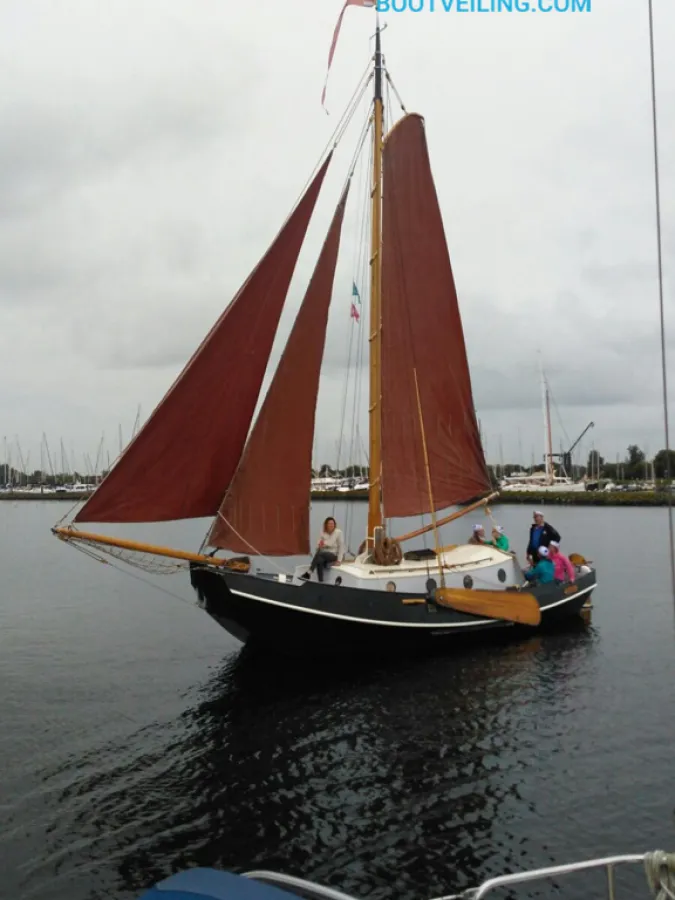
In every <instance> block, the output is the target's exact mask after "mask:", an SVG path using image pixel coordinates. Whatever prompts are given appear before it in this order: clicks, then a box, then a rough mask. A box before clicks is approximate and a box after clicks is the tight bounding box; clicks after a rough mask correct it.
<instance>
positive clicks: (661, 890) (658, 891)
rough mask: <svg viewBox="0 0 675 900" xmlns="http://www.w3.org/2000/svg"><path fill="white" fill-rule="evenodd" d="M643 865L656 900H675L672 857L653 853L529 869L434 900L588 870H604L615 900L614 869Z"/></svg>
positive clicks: (473, 898) (478, 895) (475, 895)
mask: <svg viewBox="0 0 675 900" xmlns="http://www.w3.org/2000/svg"><path fill="white" fill-rule="evenodd" d="M636 863H642V865H643V866H644V868H645V871H646V874H647V882H648V885H649V888H650V890H651V892H652V894H653V895H654V897H656V898H658V900H675V854H674V853H664V852H663V851H662V850H655V851H653V852H650V853H639V854H625V855H622V856H605V857H601V858H599V859H588V860H582V861H581V862H573V863H568V864H566V865H561V866H548V867H547V868H544V869H530V870H529V871H524V872H514V873H513V874H510V875H498V876H496V877H495V878H488V879H487V881H484V882H483V883H482V884H481V885H479V886H478V887H475V888H467V889H466V890H465V891H462V892H461V893H459V894H447V895H445V896H443V897H436V898H434V900H460V898H461V900H482V898H483V897H485V896H486V895H487V894H489V893H490V892H491V891H494V890H496V889H497V888H503V887H514V886H515V885H518V884H525V883H527V882H530V881H543V880H546V879H552V878H558V877H560V876H561V875H571V874H573V873H575V872H584V871H588V870H591V869H605V872H606V878H607V898H608V900H616V892H615V884H614V870H615V868H616V867H617V866H622V865H626V864H633V865H635V864H636Z"/></svg>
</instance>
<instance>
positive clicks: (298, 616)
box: [53, 0, 596, 653]
mask: <svg viewBox="0 0 675 900" xmlns="http://www.w3.org/2000/svg"><path fill="white" fill-rule="evenodd" d="M352 2H354V0H352ZM363 5H368V4H366V3H363ZM385 79H386V80H387V81H388V82H390V77H389V73H388V72H387V71H386V69H385V66H384V58H383V54H382V48H381V28H380V25H379V19H378V22H377V30H376V34H375V51H374V55H373V57H372V67H371V68H370V71H369V74H368V81H367V83H368V84H370V83H371V82H372V84H373V93H372V103H369V113H368V121H367V123H366V124H367V128H368V130H367V131H366V132H364V134H365V135H366V136H367V134H368V133H370V135H371V138H372V144H371V147H372V172H371V177H372V183H371V185H370V188H371V203H372V207H371V214H370V232H371V233H370V246H371V259H370V298H369V301H370V341H369V343H370V351H369V373H370V397H369V407H368V415H369V448H368V450H369V473H370V474H369V485H368V517H367V529H366V533H365V534H364V535H363V542H362V544H361V546H360V547H359V551H358V553H357V554H356V555H355V556H354V558H350V559H347V558H345V559H344V560H343V561H342V562H341V564H336V565H332V566H331V567H330V568H329V569H328V571H327V573H326V575H325V579H324V581H323V582H320V581H317V579H316V574H314V575H312V576H311V577H309V578H308V577H305V576H307V574H308V571H309V566H308V564H305V565H299V566H296V567H295V568H294V570H293V572H292V573H290V574H287V573H283V572H280V573H279V574H266V573H264V572H259V571H253V570H252V566H251V558H252V557H258V558H269V557H277V558H279V557H284V556H297V555H307V556H309V555H310V553H311V552H312V545H313V543H314V542H313V540H312V538H311V535H310V518H309V510H310V487H311V468H312V445H313V439H314V429H315V417H316V406H317V396H318V385H319V378H320V374H321V368H322V360H323V351H324V343H325V339H326V330H327V323H328V314H329V307H330V303H331V298H332V293H333V282H334V276H335V271H336V264H337V257H338V251H339V246H340V238H341V231H342V223H343V218H344V212H345V205H346V202H347V197H348V193H349V188H350V183H351V175H352V172H353V170H352V172H350V173H349V174H348V176H347V180H346V183H345V186H344V189H343V191H342V193H341V196H340V198H339V201H338V203H337V207H336V209H335V212H334V215H333V218H332V221H331V223H330V227H329V229H328V232H327V235H326V238H325V241H324V243H323V246H322V249H321V251H320V253H319V256H318V260H317V263H316V267H315V269H314V272H313V275H312V277H311V279H310V281H309V284H308V287H307V291H306V293H305V296H304V299H303V301H302V303H301V305H300V307H299V310H298V313H297V316H296V318H295V322H294V325H293V327H292V330H291V332H290V335H289V337H288V340H287V341H286V344H285V348H284V351H283V354H282V356H281V359H280V362H279V364H278V366H277V368H276V371H275V373H274V377H273V378H272V381H271V383H270V386H269V389H268V391H267V393H266V395H265V397H264V400H263V402H262V404H261V406H260V409H259V412H258V414H257V416H255V410H256V406H257V404H258V401H259V397H260V395H261V390H262V383H263V379H264V375H265V371H266V368H267V365H268V362H269V358H270V354H271V351H272V344H273V341H274V338H275V335H276V330H277V326H278V323H279V319H280V315H281V312H282V309H283V306H284V303H285V299H286V294H287V292H288V289H289V285H290V282H291V278H292V276H293V272H294V269H295V265H296V261H297V258H298V255H299V253H300V250H301V247H302V245H303V241H304V238H305V233H306V231H307V228H308V225H309V222H310V219H311V217H312V214H313V211H314V207H315V204H316V201H317V198H318V196H319V193H320V191H321V189H322V185H323V182H324V179H325V176H326V172H327V170H328V168H329V166H330V165H331V161H332V158H333V154H334V150H335V145H333V146H331V147H330V148H329V149H328V150H327V152H326V154H325V158H323V161H321V162H320V164H319V165H318V167H317V169H316V170H315V173H314V174H313V176H312V177H311V180H310V181H309V183H308V186H307V188H306V190H305V191H304V193H303V194H302V195H301V197H300V199H299V200H298V202H297V204H296V205H295V207H294V208H293V210H292V211H291V213H290V214H289V216H288V218H287V219H286V221H285V223H284V224H283V226H282V228H281V230H280V231H279V232H278V234H277V236H276V238H275V239H274V241H273V242H272V244H271V245H270V246H269V248H268V250H267V252H266V253H265V255H264V256H263V257H262V259H261V260H260V262H259V263H258V265H257V266H256V268H255V269H254V271H253V272H252V273H251V274H250V276H249V277H248V279H247V280H246V282H245V283H244V285H243V286H242V287H241V289H240V290H239V292H238V293H237V294H236V296H235V297H234V299H233V300H232V302H231V303H230V305H229V306H228V307H227V308H226V309H225V311H224V312H223V313H222V315H221V316H220V318H219V319H218V321H217V322H216V324H215V325H214V326H213V328H212V329H211V331H210V332H209V334H208V335H207V337H206V338H205V339H204V341H203V342H202V344H201V345H200V346H199V347H198V349H197V350H196V352H195V353H194V355H193V356H192V358H191V359H190V360H189V362H188V363H187V365H186V366H185V368H184V369H183V371H182V372H181V374H180V375H179V377H178V378H177V380H176V381H175V383H174V384H173V386H172V387H171V388H170V390H169V391H168V392H167V394H166V395H165V396H164V398H163V399H162V401H161V402H160V403H159V404H158V406H157V407H156V409H155V410H154V412H153V413H152V415H151V416H150V418H149V419H148V421H147V422H146V424H145V425H144V426H143V428H142V429H140V431H139V432H138V434H137V435H136V436H135V438H134V440H133V441H132V442H131V443H130V444H129V446H128V447H127V448H126V450H125V451H124V453H123V454H122V455H121V456H120V458H119V459H118V461H117V462H116V464H115V465H114V466H113V468H112V469H111V470H110V472H109V473H108V474H107V476H106V477H105V478H104V479H103V480H102V482H101V483H100V484H99V485H98V487H97V489H96V490H95V492H94V493H93V494H92V495H91V497H89V499H88V500H87V501H86V502H85V503H84V505H83V507H82V508H81V509H80V510H79V511H78V513H77V514H76V515H75V516H74V518H73V520H72V522H71V523H70V524H68V525H64V524H59V525H57V526H55V527H54V528H53V531H54V533H55V534H56V535H57V536H58V537H59V538H60V539H62V540H64V541H67V542H72V543H74V544H76V545H79V546H80V547H82V548H86V550H87V552H90V553H91V552H98V551H107V552H110V553H112V554H113V555H118V556H122V557H123V558H126V559H129V558H130V557H131V556H132V555H134V554H138V555H140V554H142V555H144V557H145V558H148V557H150V558H154V559H158V558H162V557H164V558H167V557H168V558H170V559H172V560H174V561H176V562H175V565H177V566H179V565H184V566H186V567H188V568H189V571H190V579H191V584H192V586H193V588H194V589H195V591H196V593H197V596H198V599H199V602H200V604H201V605H202V606H203V608H204V609H205V610H206V611H207V612H208V613H209V615H210V616H212V618H213V619H214V620H215V621H217V622H218V623H219V624H220V625H222V626H223V627H224V628H225V629H226V630H227V631H228V632H230V633H231V634H233V635H234V636H235V637H237V638H238V639H240V640H242V641H244V642H251V643H254V644H259V645H265V646H267V647H272V648H276V649H279V650H283V651H286V652H288V651H290V652H299V653H305V652H309V653H316V652H319V653H323V652H325V651H338V652H347V653H350V652H356V651H360V650H363V651H365V652H367V653H372V652H374V651H380V650H385V649H388V648H396V649H397V650H400V649H403V650H405V649H408V648H411V649H412V648H414V647H419V646H420V645H422V646H428V645H430V644H431V645H434V644H436V645H437V644H439V643H440V642H443V641H449V640H451V639H452V638H459V639H462V638H464V637H465V636H466V635H467V634H468V633H470V632H482V631H485V632H492V631H494V630H495V629H504V628H514V627H515V630H517V629H518V628H520V627H523V628H526V629H529V630H532V629H535V628H540V627H542V626H543V625H545V624H546V623H548V622H550V621H553V620H560V619H564V618H566V617H570V616H578V615H579V613H580V611H581V609H582V607H583V606H584V605H585V604H587V603H588V601H589V599H590V596H591V592H592V591H593V589H594V587H595V584H596V575H595V571H594V569H593V568H592V566H591V565H590V564H589V563H588V562H587V561H586V560H585V559H584V557H583V556H582V555H577V556H576V557H575V561H576V563H577V564H578V565H577V577H576V579H575V581H574V583H571V584H545V585H540V586H535V587H525V585H526V582H525V581H524V578H523V572H522V570H521V568H520V566H519V564H518V561H517V559H516V558H515V555H514V554H512V553H508V552H504V551H502V550H500V549H498V548H497V547H495V546H491V545H487V544H482V545H474V544H458V545H450V546H442V545H441V539H440V531H439V529H440V527H441V526H442V525H443V524H444V523H446V522H448V521H450V520H452V519H455V518H458V517H460V516H464V515H466V514H467V513H468V512H470V511H471V510H474V509H477V508H479V507H484V508H485V511H486V512H489V507H488V506H487V504H488V502H489V501H490V500H492V499H494V498H495V497H496V496H497V494H496V493H494V492H491V481H490V476H489V472H488V468H487V465H486V462H485V458H484V454H483V450H482V447H481V441H480V436H479V429H478V422H477V418H476V414H475V410H474V404H473V397H472V387H471V378H470V373H469V366H468V360H467V354H466V348H465V342H464V334H463V330H462V323H461V317H460V312H459V306H458V300H457V292H456V289H455V283H454V277H453V272H452V267H451V263H450V257H449V252H448V247H447V243H446V238H445V232H444V226H443V221H442V217H441V212H440V207H439V203H438V198H437V194H436V188H435V184H434V179H433V175H432V170H431V163H430V158H429V152H428V147H427V141H426V134H425V121H424V119H423V118H422V116H421V115H419V114H417V113H408V112H406V111H405V110H403V115H402V116H401V117H400V118H399V119H398V120H397V121H396V122H394V123H391V124H389V125H388V127H387V129H386V132H385V123H384V104H383V84H384V81H385ZM364 144H365V141H364ZM186 472H189V473H190V477H189V478H187V479H186V478H185V473H186ZM476 498H479V499H478V500H476ZM472 500H473V501H475V502H470V503H469V505H468V506H466V505H465V506H463V507H462V508H461V509H459V510H457V511H455V512H453V513H450V514H449V515H446V516H445V517H443V518H440V519H439V518H438V513H439V512H440V511H442V510H448V509H449V508H451V507H453V506H457V505H459V504H466V503H467V502H469V501H472ZM427 515H428V516H429V517H430V520H431V521H430V522H427V524H424V525H423V526H422V527H420V528H418V529H416V530H413V531H410V532H408V533H406V534H404V535H398V536H394V535H392V534H391V533H390V531H391V526H390V524H388V522H389V521H390V520H391V519H394V518H397V519H398V518H406V517H412V516H427ZM204 517H208V518H212V524H211V527H210V530H209V532H208V535H207V536H206V538H205V540H204V543H203V545H202V548H200V552H198V553H197V552H195V553H193V552H190V551H183V550H174V549H172V548H167V547H163V546H155V545H150V544H143V543H140V542H137V541H131V540H126V539H122V538H115V537H108V536H105V535H101V534H98V533H94V532H91V531H83V530H81V529H80V527H79V526H80V523H101V522H104V523H139V522H145V523H149V522H161V521H169V520H182V519H198V518H204ZM429 532H433V536H434V549H430V548H422V549H415V548H414V547H413V548H411V549H408V550H406V549H404V547H403V545H404V544H406V543H407V542H408V541H410V540H412V539H414V538H417V537H419V536H421V535H422V534H425V533H429ZM202 551H203V552H202ZM223 552H225V553H229V554H234V556H224V555H218V554H222V553H223ZM172 565H174V563H172Z"/></svg>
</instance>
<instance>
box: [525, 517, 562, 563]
mask: <svg viewBox="0 0 675 900" xmlns="http://www.w3.org/2000/svg"><path fill="white" fill-rule="evenodd" d="M536 527H537V526H536V525H535V524H534V522H533V523H532V524H531V525H530V540H529V543H528V545H527V550H526V553H527V555H528V556H532V557H534V561H535V563H536V562H537V560H538V559H539V557H538V554H537V551H538V550H539V548H540V547H548V545H549V544H550V543H551V541H559V540H560V535H559V534H558V532H557V531H556V530H555V528H554V527H553V526H552V525H549V524H548V522H544V525H543V527H542V531H541V534H540V535H539V540H538V541H537V542H536V546H534V539H533V534H534V530H535V528H536Z"/></svg>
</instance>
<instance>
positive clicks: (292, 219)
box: [75, 153, 332, 522]
mask: <svg viewBox="0 0 675 900" xmlns="http://www.w3.org/2000/svg"><path fill="white" fill-rule="evenodd" d="M331 157H332V153H331V154H329V155H328V157H327V158H326V160H325V162H324V163H323V165H322V166H321V168H320V169H319V171H318V172H317V174H316V176H315V177H314V179H313V180H312V182H311V184H310V185H309V187H308V188H307V190H306V192H305V193H304V195H303V196H302V198H301V199H300V201H299V202H298V204H297V206H296V207H295V209H294V210H293V212H292V213H291V215H290V216H289V218H288V219H287V220H286V222H285V224H284V225H283V227H282V229H281V231H280V232H279V234H278V235H277V237H276V238H275V240H274V242H273V243H272V245H271V246H270V248H269V250H268V251H267V253H266V254H265V256H264V257H263V258H262V259H261V261H260V262H259V263H258V265H257V267H256V268H255V269H254V270H253V272H252V273H251V275H250V276H249V278H248V279H247V281H246V282H245V283H244V285H243V286H242V288H241V289H240V290H239V292H238V294H237V295H236V297H235V298H234V300H233V301H232V302H231V303H230V305H229V306H228V308H227V309H226V310H225V311H224V313H223V314H222V315H221V317H220V318H219V319H218V321H217V322H216V324H215V325H214V326H213V328H212V329H211V331H210V333H209V334H208V336H207V337H206V338H205V340H204V341H203V342H202V344H201V346H200V347H199V349H198V350H197V352H196V353H195V354H194V356H193V357H192V359H191V360H190V361H189V363H188V364H187V365H186V367H185V368H184V369H183V371H182V373H181V374H180V375H179V377H178V379H177V380H176V381H175V382H174V384H173V387H172V388H171V389H170V390H169V392H168V393H167V394H166V396H165V397H164V399H163V400H162V401H161V403H160V404H159V406H157V408H156V409H155V411H154V412H153V414H152V416H151V417H150V419H149V420H148V421H147V422H146V424H145V426H144V427H143V428H142V429H141V431H140V432H139V433H138V435H137V436H136V438H135V440H134V441H133V442H132V443H131V444H130V445H129V447H128V448H127V450H126V451H125V452H124V454H123V455H122V456H121V457H120V459H119V461H118V462H117V465H116V466H115V467H114V468H113V469H112V471H111V472H110V474H109V475H108V476H107V477H106V478H105V479H104V481H103V482H102V483H101V485H100V486H99V488H98V490H97V491H95V493H94V494H93V495H92V496H91V498H90V499H89V500H88V502H87V503H85V505H84V506H83V508H82V509H81V510H80V512H79V513H78V514H77V516H76V517H75V521H77V522H160V521H167V520H174V519H189V518H201V517H204V516H214V515H215V514H216V512H217V510H218V507H219V505H220V502H221V500H222V498H223V495H224V494H225V492H226V490H227V488H228V485H229V483H230V481H231V479H232V476H233V474H234V472H235V469H236V467H237V465H238V463H239V459H240V457H241V453H242V450H243V447H244V444H245V441H246V435H247V434H248V431H249V428H250V425H251V420H252V418H253V414H254V412H255V406H256V403H257V401H258V396H259V394H260V388H261V386H262V381H263V378H264V375H265V369H266V367H267V363H268V361H269V356H270V353H271V350H272V344H273V342H274V336H275V334H276V330H277V326H278V324H279V318H280V316H281V311H282V309H283V305H284V301H285V299H286V294H287V292H288V287H289V284H290V281H291V278H292V276H293V271H294V269H295V264H296V262H297V259H298V256H299V254H300V249H301V247H302V243H303V241H304V238H305V233H306V231H307V226H308V225H309V221H310V218H311V216H312V213H313V211H314V206H315V204H316V199H317V197H318V195H319V191H320V189H321V185H322V183H323V180H324V176H325V174H326V170H327V168H328V165H329V163H330V160H331Z"/></svg>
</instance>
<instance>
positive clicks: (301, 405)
mask: <svg viewBox="0 0 675 900" xmlns="http://www.w3.org/2000/svg"><path fill="white" fill-rule="evenodd" d="M347 192H348V187H347V188H345V191H344V193H343V195H342V197H341V199H340V202H339V204H338V207H337V209H336V211H335V215H334V217H333V222H332V224H331V226H330V229H329V231H328V235H327V237H326V240H325V243H324V245H323V249H322V251H321V254H320V256H319V259H318V262H317V264H316V268H315V269H314V274H313V276H312V279H311V281H310V283H309V286H308V288H307V292H306V294H305V297H304V300H303V301H302V305H301V306H300V310H299V312H298V315H297V317H296V320H295V324H294V326H293V329H292V331H291V334H290V336H289V339H288V341H287V343H286V347H285V349H284V353H283V355H282V357H281V360H280V362H279V365H278V367H277V371H276V372H275V375H274V379H273V380H272V383H271V385H270V387H269V390H268V392H267V395H266V397H265V401H264V403H263V406H262V408H261V410H260V413H259V415H258V418H257V419H256V423H255V426H254V427H253V430H252V432H251V436H250V437H249V439H248V442H247V444H246V449H245V450H244V454H243V456H242V459H241V463H240V464H239V468H238V469H237V471H236V473H235V476H234V478H233V480H232V484H231V485H230V488H229V490H228V492H227V495H226V497H225V499H224V500H223V503H222V506H221V507H220V510H219V513H218V516H217V518H216V520H215V522H214V523H213V527H212V529H211V533H210V535H209V538H208V543H209V544H210V545H211V546H212V547H222V548H225V549H227V550H234V551H235V552H239V553H265V554H268V555H270V556H287V555H293V554H302V553H309V499H310V487H311V478H312V444H313V439H314V421H315V414H316V401H317V394H318V390H319V379H320V377H321V363H322V360H323V351H324V344H325V339H326V326H327V324H328V310H329V308H330V301H331V295H332V292H333V281H334V278H335V266H336V264H337V257H338V250H339V246H340V234H341V231H342V222H343V218H344V211H345V205H346V202H347Z"/></svg>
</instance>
